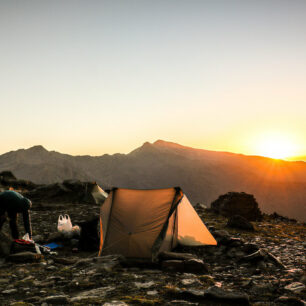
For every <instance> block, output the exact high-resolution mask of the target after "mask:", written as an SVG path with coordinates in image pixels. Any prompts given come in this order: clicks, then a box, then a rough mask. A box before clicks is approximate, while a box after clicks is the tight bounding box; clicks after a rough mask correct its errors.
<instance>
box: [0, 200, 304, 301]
mask: <svg viewBox="0 0 306 306" xmlns="http://www.w3.org/2000/svg"><path fill="white" fill-rule="evenodd" d="M62 213H68V214H69V215H70V216H71V219H72V222H73V223H78V222H79V221H83V220H84V219H86V218H88V217H91V216H95V215H98V213H99V208H98V207H97V206H95V205H89V204H86V205H85V204H84V205H83V204H40V205H39V203H34V207H33V211H32V226H33V234H34V235H41V236H42V237H43V239H47V237H48V236H49V234H50V233H53V232H55V231H56V225H57V218H58V216H59V214H62ZM198 213H199V215H200V216H201V218H202V219H203V220H205V224H206V225H207V226H210V227H211V229H212V230H213V231H214V232H215V235H216V236H217V237H218V241H219V244H218V246H217V247H212V246H211V247H197V248H188V249H187V248H185V249H180V250H177V251H180V252H189V253H192V254H194V256H197V257H198V258H199V259H202V260H203V261H204V262H205V263H206V264H207V265H208V267H209V271H208V272H205V273H203V272H201V273H194V272H193V273H190V272H188V271H185V272H184V271H182V272H178V271H175V270H173V271H165V270H161V269H160V267H152V266H147V267H129V266H127V265H126V264H123V266H122V261H121V260H120V259H119V260H118V258H116V257H108V258H107V259H105V260H102V262H98V261H97V260H96V258H95V256H96V255H97V254H96V252H92V253H85V252H80V253H73V252H72V250H71V247H68V248H66V249H64V250H58V255H48V256H46V257H45V259H44V260H42V261H40V262H33V263H18V264H16V263H9V262H4V261H3V260H2V261H0V267H1V269H0V304H1V305H31V304H34V305H41V304H42V303H44V302H45V303H47V304H71V305H88V304H97V305H101V304H102V305H103V304H105V303H110V304H105V305H126V304H127V305H138V304H141V305H154V304H157V305H165V304H167V303H169V304H171V305H172V304H173V305H202V304H205V305H210V304H211V305H224V304H227V303H230V302H232V303H234V304H235V302H234V301H235V299H231V294H230V292H232V291H233V292H236V293H237V294H236V298H237V297H238V298H239V296H240V297H241V300H240V301H241V303H246V304H247V299H245V297H248V298H249V301H250V303H251V304H256V305H267V304H269V305H272V304H280V303H285V304H286V303H287V304H289V303H293V304H294V305H303V302H302V300H303V299H305V282H306V276H305V246H306V243H305V224H301V223H296V222H292V221H289V220H281V219H279V218H272V217H268V216H266V217H265V218H264V220H263V221H262V222H254V223H253V224H254V225H255V228H256V231H255V232H247V231H242V230H235V229H230V228H227V227H226V222H227V220H226V218H224V217H222V216H218V215H215V214H214V213H213V212H211V211H210V210H206V209H203V208H201V207H199V208H198ZM85 216H86V217H85ZM21 223H22V222H21ZM3 230H4V231H8V226H7V224H6V225H5V228H4V229H3ZM224 230H226V232H225V231H224ZM250 248H251V249H252V248H253V249H254V250H258V249H259V250H264V251H265V252H266V253H260V252H259V253H258V254H257V259H256V258H249V259H244V260H242V258H243V257H244V256H246V255H247V254H249V253H250V252H249V251H248V249H250ZM266 254H269V256H267V255H266ZM271 255H274V256H275V257H277V258H278V259H279V260H280V262H282V264H283V265H284V266H282V265H281V264H280V262H278V261H277V259H275V258H274V259H273V256H271ZM0 260H1V259H0ZM209 287H210V289H209V290H212V291H210V292H214V294H211V295H210V296H214V297H215V299H209V298H208V297H209V294H208V293H209V290H208V291H207V288H209ZM211 288H213V289H211ZM218 290H219V291H218ZM216 296H217V297H216ZM218 296H219V297H218ZM232 297H233V295H232ZM115 301H117V303H115ZM119 301H120V302H121V304H120V303H119ZM20 302H23V304H21V303H20ZM111 302H112V303H111ZM124 303H125V304H124Z"/></svg>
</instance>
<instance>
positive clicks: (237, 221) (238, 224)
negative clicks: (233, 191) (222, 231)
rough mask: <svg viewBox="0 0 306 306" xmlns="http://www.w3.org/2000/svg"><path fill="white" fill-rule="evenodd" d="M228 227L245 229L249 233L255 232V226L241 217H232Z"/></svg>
mask: <svg viewBox="0 0 306 306" xmlns="http://www.w3.org/2000/svg"><path fill="white" fill-rule="evenodd" d="M226 226H228V227H232V228H238V229H243V230H247V231H254V226H253V224H252V223H251V222H250V221H248V220H247V219H246V218H244V217H242V216H239V215H235V216H232V217H230V218H229V220H228V222H227V225H226Z"/></svg>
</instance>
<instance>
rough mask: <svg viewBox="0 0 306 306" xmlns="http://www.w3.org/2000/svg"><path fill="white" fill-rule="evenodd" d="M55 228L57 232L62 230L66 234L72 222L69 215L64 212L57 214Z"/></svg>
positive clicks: (70, 228) (69, 230)
mask: <svg viewBox="0 0 306 306" xmlns="http://www.w3.org/2000/svg"><path fill="white" fill-rule="evenodd" d="M57 229H58V231H59V232H62V233H63V234H68V233H70V232H71V230H72V224H71V220H70V217H69V215H67V214H65V215H64V216H63V215H59V217H58V221H57Z"/></svg>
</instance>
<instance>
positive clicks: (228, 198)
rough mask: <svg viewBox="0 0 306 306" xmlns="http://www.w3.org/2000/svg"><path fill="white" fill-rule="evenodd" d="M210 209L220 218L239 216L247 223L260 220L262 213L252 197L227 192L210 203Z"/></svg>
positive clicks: (241, 193)
mask: <svg viewBox="0 0 306 306" xmlns="http://www.w3.org/2000/svg"><path fill="white" fill-rule="evenodd" d="M211 209H212V210H213V211H214V212H215V213H218V214H221V215H222V216H226V217H231V216H234V215H240V216H242V217H244V218H246V219H247V220H249V221H257V220H261V218H262V213H261V211H260V209H259V207H258V203H257V202H256V199H255V198H254V196H253V195H251V194H247V193H244V192H229V193H227V194H224V195H221V196H219V198H218V199H217V200H215V201H214V202H212V203H211Z"/></svg>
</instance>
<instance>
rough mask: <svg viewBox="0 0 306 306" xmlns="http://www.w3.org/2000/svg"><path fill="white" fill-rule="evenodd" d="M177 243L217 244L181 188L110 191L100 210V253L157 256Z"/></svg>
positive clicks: (147, 257) (119, 189) (195, 244)
mask: <svg viewBox="0 0 306 306" xmlns="http://www.w3.org/2000/svg"><path fill="white" fill-rule="evenodd" d="M177 244H182V245H186V246H200V245H216V244H217V242H216V240H215V239H214V237H213V236H212V235H211V233H210V232H209V231H208V229H207V228H206V226H205V225H204V224H203V222H202V220H201V219H200V217H199V216H198V214H197V213H196V211H195V210H194V208H193V207H192V205H191V204H190V202H189V201H188V199H187V197H186V195H184V194H183V192H182V190H181V189H180V188H179V187H177V188H167V189H154V190H135V189H123V188H114V189H112V190H111V191H110V193H109V195H108V197H107V199H106V200H105V202H104V203H103V204H102V205H101V210H100V251H99V255H101V254H102V255H108V254H122V255H124V256H125V257H127V258H139V259H149V258H150V259H154V258H155V257H156V255H157V254H158V253H159V252H161V251H170V250H171V249H173V248H174V247H175V246H177Z"/></svg>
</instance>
